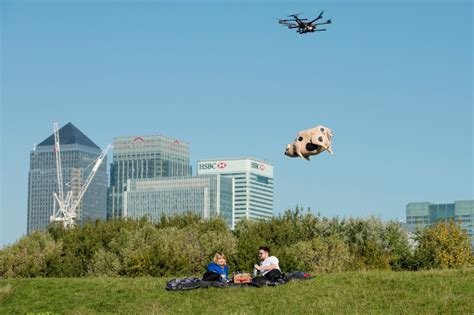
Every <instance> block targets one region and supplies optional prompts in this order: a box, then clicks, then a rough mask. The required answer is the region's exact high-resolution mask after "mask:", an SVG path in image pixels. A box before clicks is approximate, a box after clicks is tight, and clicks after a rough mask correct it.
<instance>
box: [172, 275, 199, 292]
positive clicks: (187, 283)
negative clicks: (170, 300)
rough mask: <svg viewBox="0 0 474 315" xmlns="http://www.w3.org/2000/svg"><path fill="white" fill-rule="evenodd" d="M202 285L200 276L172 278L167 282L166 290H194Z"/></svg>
mask: <svg viewBox="0 0 474 315" xmlns="http://www.w3.org/2000/svg"><path fill="white" fill-rule="evenodd" d="M201 287H202V283H201V280H200V279H198V278H179V279H172V280H170V281H168V282H167V283H166V290H168V291H183V290H192V289H199V288H201Z"/></svg>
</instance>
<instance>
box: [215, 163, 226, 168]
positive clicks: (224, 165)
mask: <svg viewBox="0 0 474 315" xmlns="http://www.w3.org/2000/svg"><path fill="white" fill-rule="evenodd" d="M217 167H218V168H226V167H227V164H226V163H225V162H219V163H217Z"/></svg>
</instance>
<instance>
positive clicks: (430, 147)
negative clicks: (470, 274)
mask: <svg viewBox="0 0 474 315" xmlns="http://www.w3.org/2000/svg"><path fill="white" fill-rule="evenodd" d="M0 9H1V11H2V19H1V22H0V23H1V26H2V30H1V32H2V39H1V43H2V46H1V47H2V48H1V50H2V79H1V80H2V83H1V88H2V95H1V104H2V105H1V116H2V121H1V122H2V127H1V133H2V135H1V156H2V166H1V167H2V169H1V174H2V175H1V176H2V181H1V213H0V214H1V227H0V228H1V239H0V247H3V246H4V245H5V244H8V243H12V242H14V241H15V240H17V239H18V238H19V237H20V236H21V235H23V234H25V233H26V222H27V194H28V193H27V188H28V183H27V182H28V180H27V178H28V166H29V163H28V157H29V152H30V150H31V148H32V147H33V144H34V143H35V142H36V143H39V142H40V141H41V140H42V139H44V138H46V137H47V136H49V135H51V133H52V124H53V122H59V123H60V124H61V125H64V124H66V123H67V122H69V121H71V122H73V123H74V124H75V125H76V126H78V128H80V129H81V130H82V131H83V132H84V134H86V135H88V136H89V137H90V138H91V139H92V140H93V141H94V142H95V143H96V144H97V145H98V146H99V147H101V148H104V147H105V146H106V145H107V144H109V143H111V142H112V141H113V138H114V137H117V136H124V135H125V136H126V135H156V134H165V135H168V136H171V137H176V138H177V139H182V140H183V141H186V142H187V143H189V144H190V164H191V165H192V166H193V168H194V167H196V166H197V161H198V160H205V159H215V158H219V157H236V156H238V157H240V156H252V157H255V158H258V159H261V160H267V161H270V162H271V163H272V164H273V166H274V168H275V175H274V176H275V177H274V179H275V184H274V196H275V197H274V212H275V214H276V215H278V214H279V213H281V212H282V211H284V210H286V209H288V208H294V207H295V206H296V205H299V206H302V207H304V208H307V207H310V208H311V209H312V211H314V212H315V213H321V215H323V216H327V217H334V216H338V217H350V216H352V217H367V216H369V215H375V216H378V217H380V218H381V219H383V220H390V219H395V220H404V218H405V209H406V205H407V204H408V203H410V202H412V201H428V202H432V203H447V202H450V201H452V200H467V199H473V184H472V179H473V177H474V173H473V167H472V161H473V151H472V150H473V125H472V120H473V110H472V3H471V2H468V1H450V2H449V3H448V2H445V1H437V2H425V1H420V2H416V3H401V4H398V3H391V2H387V3H383V4H382V3H370V2H359V3H345V2H342V1H341V2H338V1H336V2H321V3H318V4H312V3H309V2H305V1H301V2H291V3H290V2H285V1H276V2H275V3H273V4H272V5H271V6H270V5H268V3H265V1H255V2H252V3H250V2H243V3H241V2H233V1H230V2H229V4H217V3H215V2H205V1H204V2H201V3H199V4H193V3H187V2H176V3H170V2H166V1H148V2H140V3H132V2H127V1H123V2H97V3H94V2H84V3H71V4H68V5H66V4H61V3H49V2H41V1H40V2H39V3H34V2H29V1H25V2H17V1H10V0H7V1H3V2H2V4H1V6H0ZM322 9H324V10H325V17H327V18H332V20H333V23H332V24H331V28H330V29H328V31H327V32H320V33H318V34H305V35H299V34H296V33H295V32H292V31H289V30H287V29H285V28H283V27H281V25H278V23H277V20H275V19H274V18H278V17H282V16H286V15H288V14H291V13H294V12H305V14H306V15H312V14H313V13H314V14H316V15H317V14H318V13H319V11H321V10H322ZM441 18H442V24H443V25H442V27H436V28H434V27H433V25H439V23H440V19H441ZM176 19H178V20H180V21H185V22H183V23H176V21H175V20H176ZM318 124H323V125H325V126H327V127H329V128H331V129H332V130H333V132H334V137H333V139H332V145H333V150H334V155H333V156H329V155H328V154H327V153H326V152H324V153H323V154H321V155H318V156H316V157H313V158H312V159H311V161H309V162H307V161H304V160H301V159H290V158H288V157H286V156H284V149H285V147H286V144H288V143H290V142H291V141H292V140H293V139H294V137H295V135H296V133H297V131H298V130H302V129H307V128H311V127H314V126H316V125H318ZM111 160H112V155H110V154H109V156H108V161H111ZM193 173H195V171H193Z"/></svg>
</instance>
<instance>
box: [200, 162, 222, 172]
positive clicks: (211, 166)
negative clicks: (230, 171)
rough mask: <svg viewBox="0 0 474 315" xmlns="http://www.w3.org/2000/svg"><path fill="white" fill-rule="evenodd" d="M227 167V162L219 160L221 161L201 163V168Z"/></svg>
mask: <svg viewBox="0 0 474 315" xmlns="http://www.w3.org/2000/svg"><path fill="white" fill-rule="evenodd" d="M226 167H227V163H226V162H219V163H216V162H214V163H201V164H199V169H200V170H215V169H216V168H219V169H224V168H226Z"/></svg>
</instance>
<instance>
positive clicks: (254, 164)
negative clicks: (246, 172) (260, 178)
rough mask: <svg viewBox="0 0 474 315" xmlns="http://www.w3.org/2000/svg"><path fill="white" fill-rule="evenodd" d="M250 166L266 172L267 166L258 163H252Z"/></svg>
mask: <svg viewBox="0 0 474 315" xmlns="http://www.w3.org/2000/svg"><path fill="white" fill-rule="evenodd" d="M250 166H251V167H252V168H256V169H258V170H260V171H264V170H265V165H264V164H260V163H257V162H252V163H251V164H250Z"/></svg>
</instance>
